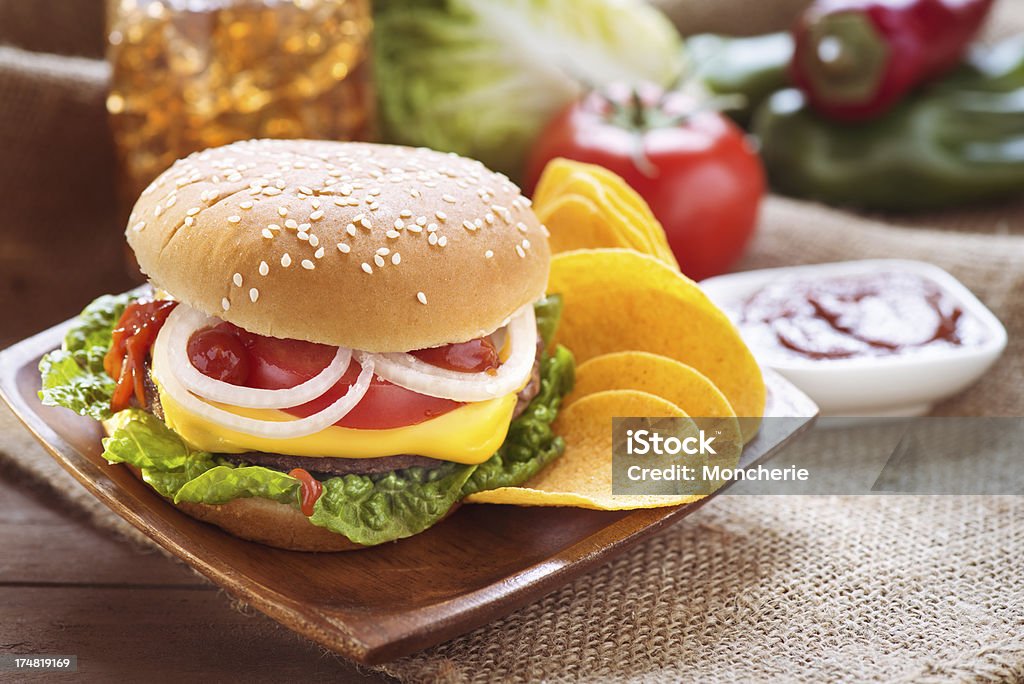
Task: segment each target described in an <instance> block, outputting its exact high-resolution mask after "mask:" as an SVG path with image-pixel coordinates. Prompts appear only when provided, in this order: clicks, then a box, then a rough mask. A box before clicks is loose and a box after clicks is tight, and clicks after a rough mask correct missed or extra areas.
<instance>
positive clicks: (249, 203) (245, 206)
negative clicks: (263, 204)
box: [238, 200, 252, 209]
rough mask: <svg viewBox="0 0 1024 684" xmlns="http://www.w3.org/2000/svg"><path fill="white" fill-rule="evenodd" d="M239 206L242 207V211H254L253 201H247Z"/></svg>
mask: <svg viewBox="0 0 1024 684" xmlns="http://www.w3.org/2000/svg"><path fill="white" fill-rule="evenodd" d="M238 206H240V207H241V208H242V209H252V201H251V200H245V201H244V202H242V203H241V204H239V205H238Z"/></svg>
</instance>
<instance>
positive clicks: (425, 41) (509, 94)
mask: <svg viewBox="0 0 1024 684" xmlns="http://www.w3.org/2000/svg"><path fill="white" fill-rule="evenodd" d="M375 5H376V28H375V33H374V41H375V45H376V66H375V68H376V72H377V88H378V90H379V96H380V111H381V120H382V125H383V128H384V133H385V135H386V136H387V138H388V139H389V140H390V141H392V142H396V143H401V144H406V145H423V146H427V147H432V148H434V149H438V150H444V151H447V152H457V153H459V154H461V155H464V156H467V157H473V158H475V159H479V160H480V161H482V162H483V163H484V164H486V165H487V166H488V167H490V168H492V169H494V170H496V171H502V172H504V173H506V174H508V175H509V176H511V177H513V178H515V177H516V176H518V175H519V172H520V171H521V168H522V165H523V161H524V158H525V155H526V153H527V151H528V150H529V148H530V145H531V144H532V143H533V140H534V138H535V137H536V136H537V134H538V133H539V132H540V130H541V129H542V128H543V126H544V125H545V124H546V123H547V122H548V121H549V120H550V119H551V118H552V117H553V116H554V115H555V114H556V113H557V112H558V111H559V110H560V109H561V108H562V107H564V106H565V105H567V104H568V103H569V102H570V101H572V100H574V99H575V98H577V97H579V96H580V95H581V94H582V92H583V91H584V90H585V89H588V88H594V87H599V86H603V85H607V84H609V83H612V82H626V83H640V82H643V81H651V82H655V83H659V84H661V85H669V84H670V83H671V82H672V81H674V80H675V79H676V78H678V76H679V74H680V72H681V69H682V50H681V41H680V38H679V35H678V34H677V32H676V30H675V28H674V27H673V26H672V25H671V24H670V23H669V22H668V20H667V19H666V18H665V17H664V16H663V15H662V14H661V13H660V12H659V11H658V10H656V9H654V8H653V7H651V6H649V5H648V4H646V3H645V2H642V1H641V0H378V1H377V2H376V3H375Z"/></svg>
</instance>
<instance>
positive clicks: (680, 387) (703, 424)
mask: <svg viewBox="0 0 1024 684" xmlns="http://www.w3.org/2000/svg"><path fill="white" fill-rule="evenodd" d="M606 390H638V391H641V392H649V393H650V394H653V395H655V396H658V397H661V398H662V399H665V400H666V401H669V402H671V403H673V404H675V405H676V406H678V407H679V408H680V409H682V410H683V411H684V412H686V415H688V416H690V417H691V418H692V419H693V420H694V422H695V423H696V424H697V427H698V428H700V429H701V430H703V431H704V432H705V433H707V434H715V435H717V441H716V444H718V445H720V446H724V449H722V448H719V450H718V451H719V452H720V456H721V457H722V460H723V462H722V463H721V464H720V465H722V466H723V467H727V468H735V467H736V463H737V462H738V461H739V456H740V452H741V451H742V450H743V436H742V434H741V432H740V425H739V421H737V420H736V414H735V413H734V412H733V410H732V407H731V406H730V405H729V400H728V399H726V398H725V395H724V394H722V392H721V391H720V390H719V389H718V388H717V387H715V384H714V383H713V382H711V381H710V380H708V379H707V378H706V377H705V376H704V375H701V373H700V372H698V371H697V370H695V369H694V368H691V367H690V366H687V365H686V364H685V363H681V362H679V361H676V360H675V359H670V358H669V357H667V356H661V355H659V354H650V353H648V352H639V351H624V352H615V353H612V354H602V355H601V356H595V357H594V358H592V359H590V360H589V361H586V362H584V363H582V364H580V365H579V367H577V368H576V383H575V386H574V388H573V391H572V393H571V394H570V395H569V396H568V397H566V398H565V401H564V402H563V404H562V406H563V407H565V406H568V405H570V404H572V403H573V402H575V401H577V400H579V399H581V398H582V397H585V396H587V395H589V394H594V393H596V392H603V391H606Z"/></svg>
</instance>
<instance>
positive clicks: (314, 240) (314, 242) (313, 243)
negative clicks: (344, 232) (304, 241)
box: [309, 235, 320, 247]
mask: <svg viewBox="0 0 1024 684" xmlns="http://www.w3.org/2000/svg"><path fill="white" fill-rule="evenodd" d="M309 246H310V247H319V246H320V238H318V237H317V236H316V235H310V236H309Z"/></svg>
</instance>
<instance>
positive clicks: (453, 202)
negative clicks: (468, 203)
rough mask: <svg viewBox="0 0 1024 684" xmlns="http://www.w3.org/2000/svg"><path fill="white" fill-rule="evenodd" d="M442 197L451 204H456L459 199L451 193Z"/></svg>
mask: <svg viewBox="0 0 1024 684" xmlns="http://www.w3.org/2000/svg"><path fill="white" fill-rule="evenodd" d="M441 199H443V200H444V201H445V202H448V203H450V204H455V202H456V201H457V200H456V199H455V198H454V197H452V196H451V195H441Z"/></svg>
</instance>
